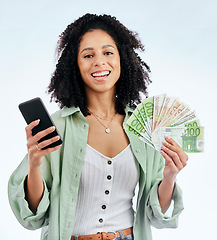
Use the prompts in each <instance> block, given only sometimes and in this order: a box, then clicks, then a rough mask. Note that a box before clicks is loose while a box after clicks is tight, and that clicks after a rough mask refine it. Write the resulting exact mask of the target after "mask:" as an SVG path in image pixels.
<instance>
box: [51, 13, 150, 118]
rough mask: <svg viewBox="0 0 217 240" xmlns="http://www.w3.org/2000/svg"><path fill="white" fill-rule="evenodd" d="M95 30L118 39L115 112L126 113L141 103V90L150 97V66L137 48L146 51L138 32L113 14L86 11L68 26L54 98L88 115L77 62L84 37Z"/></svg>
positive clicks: (60, 46)
mask: <svg viewBox="0 0 217 240" xmlns="http://www.w3.org/2000/svg"><path fill="white" fill-rule="evenodd" d="M94 29H101V30H103V31H105V32H106V33H108V34H109V35H110V36H111V37H112V38H113V40H114V41H115V43H116V45H117V48H118V51H119V54H120V64H121V75H120V78H119V80H118V81H117V83H116V103H115V107H116V112H117V113H120V114H124V108H125V107H126V106H127V105H129V106H133V105H134V104H138V103H140V102H141V95H140V93H144V94H145V95H146V96H147V85H148V84H149V83H150V82H151V80H150V78H149V72H150V68H149V66H148V65H147V64H146V63H145V62H144V61H142V59H141V58H140V57H139V55H138V54H137V53H136V51H135V50H141V51H144V46H143V45H142V43H141V42H140V40H139V39H138V37H137V34H136V33H134V32H132V31H130V30H128V29H127V28H126V27H125V26H124V25H123V24H121V23H120V22H119V21H118V20H117V19H116V18H115V17H112V16H110V15H105V14H104V15H96V14H89V13H88V14H85V15H84V16H82V17H80V18H78V19H77V20H76V21H75V22H73V23H71V24H70V25H68V26H67V28H66V29H65V31H64V32H62V34H61V35H60V36H59V37H60V38H59V41H58V44H57V55H58V63H57V65H56V69H55V71H54V73H53V75H52V78H51V82H50V84H49V86H48V93H51V101H52V100H53V99H54V100H55V102H57V103H59V105H60V108H63V107H64V106H66V107H71V106H76V107H79V108H80V110H81V111H82V113H83V114H84V115H85V116H87V115H88V114H89V112H88V109H87V98H86V94H85V88H84V83H83V80H82V78H81V75H80V71H79V68H78V64H77V55H78V49H79V44H80V41H81V39H82V36H83V35H84V34H85V33H86V32H89V31H92V30H94Z"/></svg>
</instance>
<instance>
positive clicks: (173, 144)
mask: <svg viewBox="0 0 217 240" xmlns="http://www.w3.org/2000/svg"><path fill="white" fill-rule="evenodd" d="M165 141H166V142H168V143H169V144H171V145H172V146H176V147H180V146H179V144H178V143H177V142H176V141H175V140H174V139H173V138H171V137H169V136H166V137H165Z"/></svg>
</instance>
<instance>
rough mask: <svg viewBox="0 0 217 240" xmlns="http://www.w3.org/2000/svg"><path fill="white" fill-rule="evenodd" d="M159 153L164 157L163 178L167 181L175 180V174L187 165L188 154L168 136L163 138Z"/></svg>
mask: <svg viewBox="0 0 217 240" xmlns="http://www.w3.org/2000/svg"><path fill="white" fill-rule="evenodd" d="M161 154H162V156H163V157H164V159H165V168H164V172H163V176H164V179H165V180H167V181H171V180H175V178H176V175H177V174H178V173H179V172H180V171H181V170H182V169H183V168H184V167H185V166H186V165H187V161H188V155H187V154H186V153H185V152H184V151H183V149H182V148H181V147H180V146H179V145H178V143H177V142H176V141H175V140H173V139H172V138H170V137H166V138H165V142H164V144H163V146H162V151H161Z"/></svg>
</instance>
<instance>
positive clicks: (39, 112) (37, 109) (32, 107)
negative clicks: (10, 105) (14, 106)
mask: <svg viewBox="0 0 217 240" xmlns="http://www.w3.org/2000/svg"><path fill="white" fill-rule="evenodd" d="M19 109H20V111H21V113H22V115H23V117H24V119H25V121H26V123H27V124H30V123H31V122H32V121H35V120H38V119H40V122H39V124H38V125H37V126H35V127H34V128H33V129H32V135H33V136H34V135H35V134H37V133H38V132H40V131H42V130H45V129H47V128H49V127H52V126H54V127H55V131H53V132H52V133H49V134H48V135H46V136H45V137H43V138H41V139H40V140H39V141H38V142H42V141H44V140H47V139H50V138H52V137H55V136H57V135H58V136H59V137H60V139H59V140H58V141H56V142H54V143H52V144H50V145H48V146H46V147H44V148H42V149H47V148H52V147H55V146H58V145H61V144H62V139H61V136H60V134H59V133H58V130H57V128H56V126H55V125H54V123H53V121H52V119H51V117H50V115H49V113H48V111H47V109H46V107H45V105H44V103H43V102H42V100H41V99H40V98H39V97H37V98H33V99H31V100H29V101H26V102H23V103H20V104H19Z"/></svg>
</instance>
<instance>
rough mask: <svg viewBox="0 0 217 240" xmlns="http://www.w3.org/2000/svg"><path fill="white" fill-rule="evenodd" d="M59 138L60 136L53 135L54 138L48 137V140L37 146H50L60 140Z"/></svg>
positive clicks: (40, 147) (41, 147)
mask: <svg viewBox="0 0 217 240" xmlns="http://www.w3.org/2000/svg"><path fill="white" fill-rule="evenodd" d="M59 139H60V137H59V136H55V137H53V138H50V139H48V140H45V141H43V142H41V143H39V144H37V145H36V146H37V147H38V148H39V149H43V148H45V147H47V146H49V145H50V144H52V143H54V142H56V141H58V140H59ZM37 147H36V148H37Z"/></svg>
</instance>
